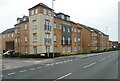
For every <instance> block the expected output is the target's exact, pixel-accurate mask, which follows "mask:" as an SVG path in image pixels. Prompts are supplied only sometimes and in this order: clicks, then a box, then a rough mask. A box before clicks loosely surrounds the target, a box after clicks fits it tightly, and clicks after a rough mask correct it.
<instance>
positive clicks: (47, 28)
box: [44, 21, 51, 31]
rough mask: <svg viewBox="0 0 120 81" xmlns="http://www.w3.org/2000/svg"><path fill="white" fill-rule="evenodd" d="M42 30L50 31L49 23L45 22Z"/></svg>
mask: <svg viewBox="0 0 120 81" xmlns="http://www.w3.org/2000/svg"><path fill="white" fill-rule="evenodd" d="M44 30H45V31H51V26H50V21H45V25H44Z"/></svg>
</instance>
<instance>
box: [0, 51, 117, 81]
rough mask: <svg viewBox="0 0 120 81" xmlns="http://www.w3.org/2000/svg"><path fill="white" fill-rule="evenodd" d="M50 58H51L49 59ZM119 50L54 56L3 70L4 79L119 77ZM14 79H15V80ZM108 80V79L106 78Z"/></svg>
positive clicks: (51, 80) (51, 79) (54, 79)
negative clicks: (35, 62) (44, 60)
mask: <svg viewBox="0 0 120 81" xmlns="http://www.w3.org/2000/svg"><path fill="white" fill-rule="evenodd" d="M49 60H50V59H49ZM118 64H119V62H118V52H107V53H100V54H92V55H82V56H81V55H79V56H70V57H59V58H54V59H52V60H50V61H46V62H44V63H43V61H42V62H40V63H37V64H33V65H29V66H28V65H27V66H24V67H20V68H14V69H7V70H3V71H2V72H3V73H2V75H0V76H1V77H2V78H3V81H4V79H8V80H10V79H12V80H13V79H40V81H41V80H42V79H49V81H58V80H62V79H113V80H114V79H115V80H116V79H118ZM115 80H114V81H115ZM13 81H14V80H13ZM104 81H106V80H104Z"/></svg>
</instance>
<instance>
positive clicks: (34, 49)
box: [33, 46, 37, 54]
mask: <svg viewBox="0 0 120 81" xmlns="http://www.w3.org/2000/svg"><path fill="white" fill-rule="evenodd" d="M33 52H34V54H37V46H33Z"/></svg>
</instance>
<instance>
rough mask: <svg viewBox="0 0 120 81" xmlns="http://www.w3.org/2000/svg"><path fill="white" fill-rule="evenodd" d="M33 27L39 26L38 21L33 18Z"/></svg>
mask: <svg viewBox="0 0 120 81" xmlns="http://www.w3.org/2000/svg"><path fill="white" fill-rule="evenodd" d="M32 23H33V28H37V21H36V20H33V22H32Z"/></svg>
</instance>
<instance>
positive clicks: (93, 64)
mask: <svg viewBox="0 0 120 81" xmlns="http://www.w3.org/2000/svg"><path fill="white" fill-rule="evenodd" d="M94 64H96V62H94V63H91V64H89V65H87V66H85V67H84V68H87V67H90V66H92V65H94Z"/></svg>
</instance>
